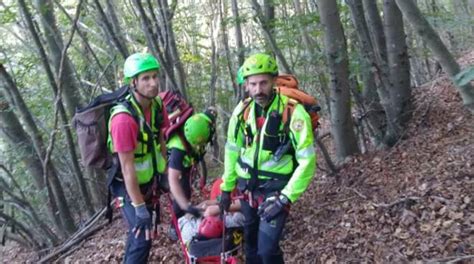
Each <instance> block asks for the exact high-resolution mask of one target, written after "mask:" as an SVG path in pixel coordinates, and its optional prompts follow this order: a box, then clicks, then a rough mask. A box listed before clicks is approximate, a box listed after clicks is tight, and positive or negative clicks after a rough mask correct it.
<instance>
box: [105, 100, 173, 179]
mask: <svg viewBox="0 0 474 264" xmlns="http://www.w3.org/2000/svg"><path fill="white" fill-rule="evenodd" d="M126 100H127V101H126V102H123V103H119V104H117V105H116V106H114V107H112V109H111V110H110V119H109V127H110V122H111V120H112V118H113V117H114V116H115V115H116V114H119V113H128V114H130V115H131V116H133V117H134V119H135V120H137V122H138V127H139V131H138V139H137V140H138V143H137V147H136V148H135V153H134V154H135V159H134V163H135V172H136V175H137V181H138V184H140V185H141V184H146V183H149V182H150V181H151V180H152V179H153V176H154V175H155V174H157V173H164V172H165V168H166V159H165V157H163V154H162V152H161V144H160V140H159V135H160V126H161V123H162V121H163V116H162V115H163V111H162V107H163V104H162V102H161V99H160V98H159V97H156V98H155V99H154V100H153V101H152V105H151V117H150V124H147V123H146V121H145V116H144V115H143V112H142V110H141V107H140V106H139V105H138V103H137V102H136V100H135V98H133V96H132V95H128V96H127V97H126ZM107 144H108V147H109V150H110V151H111V152H112V153H114V147H113V141H112V136H111V135H110V131H109V136H108V139H107ZM153 159H155V160H153ZM153 164H155V168H153Z"/></svg>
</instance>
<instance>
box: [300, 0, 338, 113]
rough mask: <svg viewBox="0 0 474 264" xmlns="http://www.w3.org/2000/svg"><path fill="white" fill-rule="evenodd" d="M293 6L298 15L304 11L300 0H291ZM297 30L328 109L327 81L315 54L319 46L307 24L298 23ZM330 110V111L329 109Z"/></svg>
mask: <svg viewBox="0 0 474 264" xmlns="http://www.w3.org/2000/svg"><path fill="white" fill-rule="evenodd" d="M293 6H294V8H295V12H296V14H297V15H299V16H303V15H304V12H303V10H302V9H301V5H300V0H293ZM299 30H300V34H301V38H302V40H303V44H304V47H305V54H306V56H308V57H310V58H311V60H310V61H311V67H310V69H311V71H314V72H315V73H316V75H317V76H318V80H319V84H320V85H321V88H320V90H321V93H322V94H323V95H325V96H324V99H323V102H324V104H325V105H326V106H328V109H329V100H328V98H329V92H328V91H329V87H328V83H327V81H326V78H325V76H324V73H323V72H322V67H321V65H319V63H318V62H317V59H316V56H317V55H318V54H320V53H321V48H320V47H319V45H318V43H316V42H315V41H314V40H312V39H311V37H310V36H309V33H308V29H307V26H306V25H304V24H302V23H301V24H300V25H299ZM329 112H330V111H329Z"/></svg>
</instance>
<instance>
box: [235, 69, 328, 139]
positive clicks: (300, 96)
mask: <svg viewBox="0 0 474 264" xmlns="http://www.w3.org/2000/svg"><path fill="white" fill-rule="evenodd" d="M275 86H276V87H275V90H276V91H277V92H279V93H280V94H282V95H285V96H287V97H289V100H288V103H287V104H286V105H285V108H284V109H283V116H282V122H283V123H284V124H285V123H286V122H287V121H288V117H289V116H291V114H293V111H294V110H295V106H296V104H302V105H303V106H304V108H305V109H306V112H308V114H309V116H310V117H311V125H312V127H313V131H314V130H316V129H317V128H318V126H319V114H318V112H319V110H321V107H320V106H319V105H318V101H317V100H316V98H314V97H313V96H311V95H309V94H307V93H305V92H304V91H302V90H300V89H298V80H297V79H296V77H295V76H294V75H291V74H281V75H278V77H277V78H276V80H275ZM250 101H251V100H246V101H245V102H244V104H247V105H246V106H245V110H244V116H243V117H244V120H247V119H248V116H249V113H250V108H249V107H247V106H248V105H249V104H250Z"/></svg>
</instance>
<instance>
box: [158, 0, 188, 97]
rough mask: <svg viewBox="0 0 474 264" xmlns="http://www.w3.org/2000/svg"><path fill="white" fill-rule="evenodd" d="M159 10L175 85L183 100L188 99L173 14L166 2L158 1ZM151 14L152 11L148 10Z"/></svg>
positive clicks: (165, 0)
mask: <svg viewBox="0 0 474 264" xmlns="http://www.w3.org/2000/svg"><path fill="white" fill-rule="evenodd" d="M158 6H159V9H160V10H161V12H162V16H163V21H165V23H164V30H165V31H166V37H167V42H168V45H169V51H170V54H171V57H172V59H173V61H172V62H171V63H172V65H173V66H174V68H175V69H176V72H177V75H176V76H177V84H178V89H179V90H180V91H181V94H182V95H183V97H184V98H185V99H188V97H187V92H186V87H187V85H186V73H185V71H184V67H183V63H182V62H181V59H180V57H179V52H178V46H177V45H176V38H175V35H174V30H173V15H174V14H173V12H172V10H171V9H170V7H169V6H168V0H159V1H158ZM150 12H153V10H150Z"/></svg>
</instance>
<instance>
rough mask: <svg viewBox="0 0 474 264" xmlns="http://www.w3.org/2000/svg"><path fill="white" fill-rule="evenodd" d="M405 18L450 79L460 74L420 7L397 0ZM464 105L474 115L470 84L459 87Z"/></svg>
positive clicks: (409, 1) (455, 63) (457, 65)
mask: <svg viewBox="0 0 474 264" xmlns="http://www.w3.org/2000/svg"><path fill="white" fill-rule="evenodd" d="M396 3H397V5H398V7H399V8H400V10H401V11H402V12H403V16H404V17H405V18H406V19H407V20H408V21H409V22H410V24H411V26H412V27H413V28H414V29H415V31H416V32H417V33H418V34H419V35H420V36H421V37H422V38H423V41H425V43H426V44H427V45H428V47H429V48H430V50H431V52H433V54H434V55H435V56H436V57H437V59H438V60H439V62H440V63H441V65H442V66H443V68H444V70H445V71H446V72H447V73H448V75H449V76H450V77H454V76H455V75H456V74H458V73H459V72H460V67H459V64H458V63H457V62H456V60H455V59H454V58H453V56H452V55H451V53H450V52H449V50H448V49H447V48H446V46H445V45H444V44H443V42H442V41H441V39H440V38H439V36H438V34H437V33H436V31H435V30H434V29H433V28H432V27H431V26H430V24H429V23H428V21H427V20H426V19H425V18H424V17H423V15H422V14H421V12H420V10H419V9H418V7H417V6H416V5H415V4H413V2H412V1H411V0H396ZM458 91H459V93H460V94H461V97H462V99H463V102H464V105H465V106H466V107H467V108H468V109H469V110H470V111H471V112H473V113H474V88H473V87H472V86H471V85H470V84H469V83H468V84H466V85H464V86H461V87H458Z"/></svg>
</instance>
